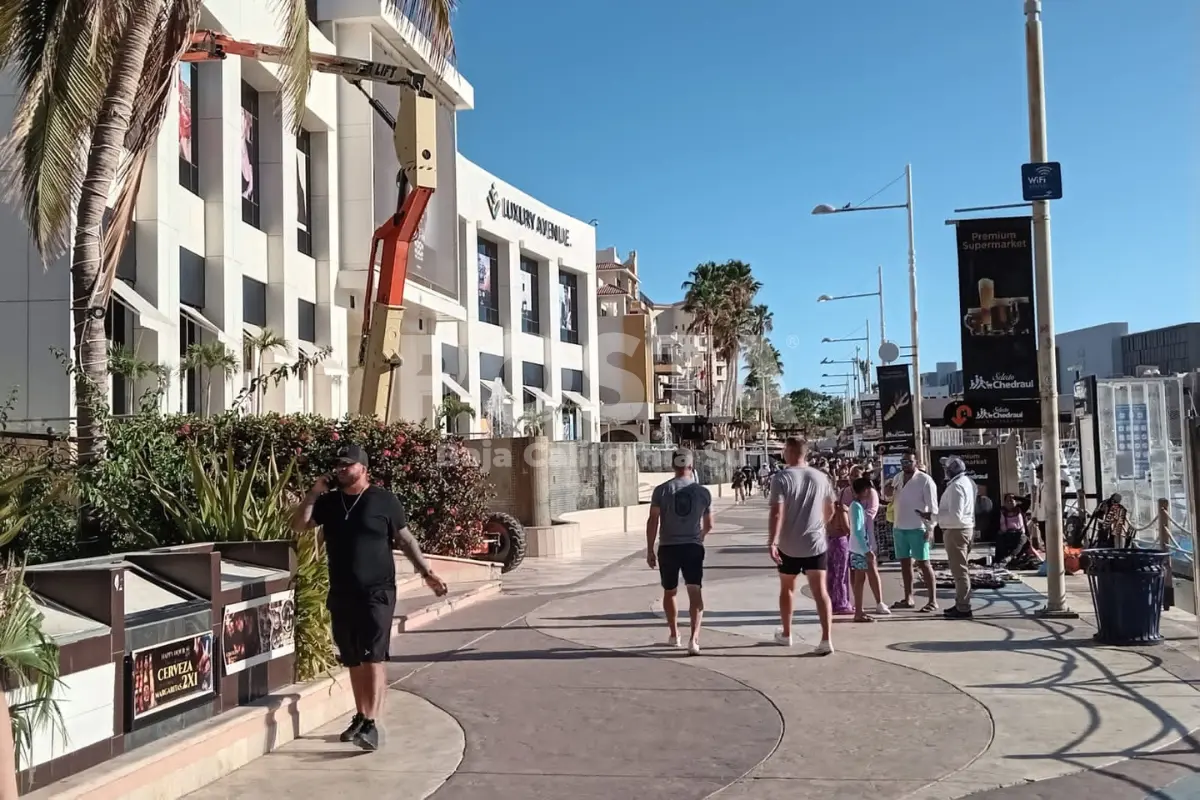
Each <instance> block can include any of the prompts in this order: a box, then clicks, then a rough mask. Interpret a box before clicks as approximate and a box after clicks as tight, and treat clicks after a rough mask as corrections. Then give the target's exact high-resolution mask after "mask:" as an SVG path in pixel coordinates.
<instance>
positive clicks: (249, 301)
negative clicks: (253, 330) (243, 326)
mask: <svg viewBox="0 0 1200 800" xmlns="http://www.w3.org/2000/svg"><path fill="white" fill-rule="evenodd" d="M242 321H243V322H246V323H249V324H250V325H257V326H259V327H260V328H261V327H264V326H266V324H267V285H266V284H265V283H263V282H262V281H256V280H254V278H248V277H246V276H245V275H243V276H242Z"/></svg>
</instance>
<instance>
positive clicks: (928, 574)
mask: <svg viewBox="0 0 1200 800" xmlns="http://www.w3.org/2000/svg"><path fill="white" fill-rule="evenodd" d="M917 567H918V568H919V569H920V570H921V577H922V578H924V579H925V585H926V586H927V587H928V588H929V603H928V604H927V607H931V608H937V579H936V578H935V577H934V576H933V566H932V565H930V563H929V562H928V561H918V562H917Z"/></svg>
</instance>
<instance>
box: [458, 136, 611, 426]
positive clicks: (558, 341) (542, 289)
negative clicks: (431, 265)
mask: <svg viewBox="0 0 1200 800" xmlns="http://www.w3.org/2000/svg"><path fill="white" fill-rule="evenodd" d="M489 198H490V200H489ZM506 203H507V204H515V206H516V207H518V208H513V206H512V205H509V206H507V207H508V208H510V209H512V213H513V214H514V215H515V216H520V217H523V219H521V220H518V219H513V218H509V217H506V216H505V211H504V209H505V208H506V205H505V204H506ZM458 214H459V217H460V218H461V237H462V243H461V247H460V251H461V253H462V259H461V269H462V276H463V286H464V297H465V300H466V303H465V304H466V310H467V314H466V320H465V322H463V323H462V325H461V327H460V337H461V338H460V343H461V342H464V341H465V345H462V344H460V351H461V352H460V364H461V365H462V371H461V373H460V374H459V375H458V376H456V377H457V379H458V382H459V383H460V384H462V385H463V387H464V388H466V389H468V390H469V391H470V394H471V404H472V406H473V407H474V408H476V409H481V405H480V379H479V354H480V353H481V352H482V353H493V354H496V355H501V356H503V357H504V359H505V361H506V375H505V377H506V381H505V383H506V386H507V388H508V390H509V391H510V392H511V393H512V396H513V398H514V401H515V402H514V404H513V406H511V408H512V414H511V415H510V419H509V422H510V423H511V422H512V421H513V420H512V419H511V417H512V416H516V417H519V416H520V415H521V413H522V408H521V406H522V398H523V395H524V389H525V384H524V381H523V378H522V362H530V363H533V364H541V365H542V366H543V368H544V370H545V384H546V385H545V389H544V391H545V393H546V394H547V395H549V396H550V397H551V398H552V399H554V400H556V401H561V398H562V370H563V369H564V368H565V369H578V370H582V371H583V373H584V389H585V397H586V399H587V400H588V403H589V406H590V409H589V410H586V411H585V412H584V413H583V415H582V423H583V424H582V434H583V436H582V438H585V439H591V440H596V439H598V438H599V413H598V411H599V405H600V403H599V395H600V383H599V377H600V374H599V346H598V345H599V337H598V333H597V324H596V313H597V310H596V260H595V252H596V231H595V228H593V227H592V226H591V225H589V224H588V223H586V222H584V221H582V220H579V219H576V218H574V217H570V216H568V215H566V214H564V213H562V212H561V211H558V210H557V209H554V208H551V207H549V206H547V205H546V204H544V203H542V202H540V201H539V200H537V199H535V198H533V197H531V196H529V195H528V194H526V193H524V192H522V191H521V190H519V189H517V188H516V187H515V186H512V185H511V184H509V183H507V182H505V181H503V180H500V179H499V178H497V177H496V176H494V175H492V174H490V173H488V172H486V171H485V170H484V169H483V168H482V167H480V166H478V165H476V164H474V163H472V162H471V161H469V160H467V159H466V158H464V157H463V156H462V155H459V157H458ZM564 234H565V235H564ZM480 238H484V239H488V240H490V241H492V242H495V243H496V244H497V245H498V251H499V264H500V266H499V270H498V273H499V274H498V278H499V288H498V291H499V311H500V324H499V325H498V326H497V325H492V324H488V323H486V322H482V321H480V319H479V295H478V288H477V287H478V279H479V273H478V247H479V239H480ZM564 240H565V241H564ZM522 255H524V256H526V257H529V258H533V259H535V260H536V261H537V262H538V305H539V327H540V333H539V334H536V335H535V334H530V333H525V332H523V331H522V329H521V292H520V288H519V287H520V285H521V284H520V277H521V269H520V259H521V256H522ZM562 271H569V272H571V273H574V274H575V275H576V276H577V285H578V293H577V297H576V300H575V308H576V313H577V315H578V317H579V319H578V328H579V331H578V333H579V337H578V338H579V344H572V343H569V342H564V341H562V338H561V334H560V319H561V303H560V295H559V291H560V290H559V274H560V272H562ZM476 427H477V429H478V427H479V421H478V420H477V421H476ZM548 433H552V434H553V435H554V436H555V437H556V438H561V436H562V426H561V425H559V424H555V425H553V426H552V430H551V431H548Z"/></svg>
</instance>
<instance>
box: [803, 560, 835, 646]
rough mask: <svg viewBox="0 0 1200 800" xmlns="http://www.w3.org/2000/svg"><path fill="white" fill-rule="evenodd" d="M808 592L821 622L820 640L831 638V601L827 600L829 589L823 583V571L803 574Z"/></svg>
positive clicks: (812, 570) (811, 570)
mask: <svg viewBox="0 0 1200 800" xmlns="http://www.w3.org/2000/svg"><path fill="white" fill-rule="evenodd" d="M805 577H806V578H808V590H809V591H810V592H812V596H813V600H814V601H815V602H816V604H817V617H818V618H819V619H820V620H821V640H822V641H826V642H828V641H830V640H831V639H832V638H833V601H832V600H831V599H830V598H829V587H828V586H827V585H826V583H825V570H823V569H810V570H809V571H808V572H806V573H805Z"/></svg>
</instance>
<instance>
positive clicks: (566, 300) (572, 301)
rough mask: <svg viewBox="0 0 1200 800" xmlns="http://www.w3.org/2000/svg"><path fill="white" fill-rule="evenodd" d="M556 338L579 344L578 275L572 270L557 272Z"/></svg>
mask: <svg viewBox="0 0 1200 800" xmlns="http://www.w3.org/2000/svg"><path fill="white" fill-rule="evenodd" d="M558 305H559V311H558V338H559V340H560V341H563V342H569V343H570V344H579V276H578V275H576V274H575V273H574V272H559V273H558Z"/></svg>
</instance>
